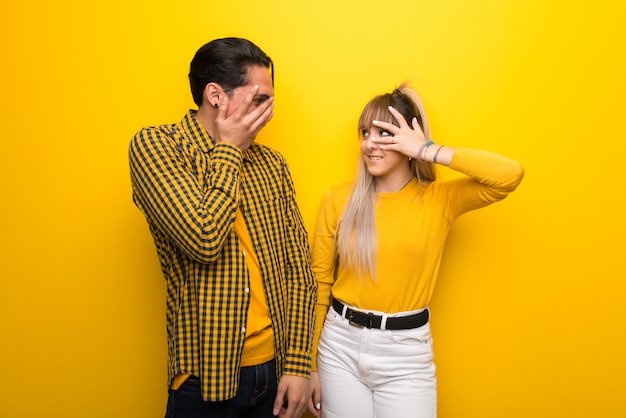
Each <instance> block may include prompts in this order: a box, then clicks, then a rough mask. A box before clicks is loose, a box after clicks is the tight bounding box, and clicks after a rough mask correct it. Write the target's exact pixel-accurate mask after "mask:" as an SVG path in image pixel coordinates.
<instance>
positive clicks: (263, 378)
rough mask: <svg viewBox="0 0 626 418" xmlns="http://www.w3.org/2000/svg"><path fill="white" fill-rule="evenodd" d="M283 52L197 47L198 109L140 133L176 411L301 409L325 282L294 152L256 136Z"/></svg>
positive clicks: (133, 161)
mask: <svg viewBox="0 0 626 418" xmlns="http://www.w3.org/2000/svg"><path fill="white" fill-rule="evenodd" d="M272 70H273V63H272V61H271V59H270V58H269V57H268V56H267V55H266V54H265V53H264V52H263V51H262V50H261V49H259V48H258V47H257V46H256V45H254V44H253V43H252V42H250V41H248V40H245V39H239V38H226V39H217V40H214V41H212V42H209V43H208V44H206V45H204V46H203V47H201V48H200V49H199V50H198V51H197V52H196V55H195V57H194V58H193V60H192V62H191V66H190V71H189V80H190V84H191V91H192V95H193V98H194V102H195V103H196V104H197V105H198V110H197V111H195V110H190V111H188V112H187V114H186V115H185V116H184V118H183V119H182V120H181V121H180V122H179V123H176V124H168V125H161V126H158V127H148V128H144V129H142V130H141V131H139V132H138V133H137V134H136V135H135V136H134V138H133V139H132V141H131V143H130V149H129V159H130V171H131V180H132V187H133V200H134V202H135V204H136V205H137V206H138V208H139V209H140V210H141V211H142V212H143V213H144V215H145V216H146V219H147V221H148V225H149V227H150V231H151V233H152V236H153V238H154V242H155V244H156V248H157V252H158V256H159V261H160V264H161V269H162V271H163V274H164V276H165V279H166V283H167V312H166V313H167V336H168V351H169V371H168V379H169V380H168V381H169V387H170V390H169V398H168V405H167V413H166V417H167V418H177V417H186V418H195V417H221V418H229V417H240V416H244V415H245V416H246V417H272V416H284V417H299V416H300V414H301V413H302V412H303V411H304V409H305V408H306V405H307V401H308V396H309V379H308V378H309V374H310V368H311V341H312V331H313V329H314V323H313V322H314V306H315V301H316V297H317V284H316V282H315V280H314V277H313V273H312V271H311V268H310V266H309V248H308V238H307V233H306V231H305V229H304V224H303V222H302V218H301V215H300V211H299V209H298V206H297V204H296V200H295V191H294V187H293V182H292V179H291V175H290V173H289V169H288V167H287V163H286V161H285V159H284V158H283V157H282V156H281V155H280V154H279V153H278V152H276V151H274V150H272V149H270V148H268V147H266V146H263V145H260V144H258V143H256V142H254V139H255V137H256V135H257V134H258V133H259V131H260V130H261V129H262V128H263V127H264V126H265V125H266V124H267V123H268V122H269V121H270V119H271V118H272V116H273V110H274V105H273V98H274V87H273V73H272Z"/></svg>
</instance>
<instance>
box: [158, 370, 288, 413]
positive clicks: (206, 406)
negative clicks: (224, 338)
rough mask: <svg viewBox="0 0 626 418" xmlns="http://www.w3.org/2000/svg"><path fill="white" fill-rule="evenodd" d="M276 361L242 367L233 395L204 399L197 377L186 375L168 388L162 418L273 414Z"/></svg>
mask: <svg viewBox="0 0 626 418" xmlns="http://www.w3.org/2000/svg"><path fill="white" fill-rule="evenodd" d="M276 386H277V383H276V361H275V360H272V361H268V362H267V363H264V364H260V365H258V366H250V367H242V368H241V379H240V383H239V390H238V391H237V395H236V396H235V397H234V398H233V399H229V400H227V401H220V402H206V401H203V400H202V396H201V394H200V379H199V378H197V377H195V376H190V377H189V378H188V379H187V380H186V381H185V383H183V385H182V386H181V387H180V389H178V390H171V389H170V392H169V397H168V399H167V412H166V413H165V418H274V415H273V414H272V408H273V405H274V399H275V398H276Z"/></svg>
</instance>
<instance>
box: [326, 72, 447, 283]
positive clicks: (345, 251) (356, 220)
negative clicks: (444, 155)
mask: <svg viewBox="0 0 626 418" xmlns="http://www.w3.org/2000/svg"><path fill="white" fill-rule="evenodd" d="M389 106H393V107H394V108H395V109H396V110H397V111H398V112H400V113H401V114H402V116H404V119H405V120H406V121H407V123H408V124H409V125H411V123H412V120H413V118H417V122H418V124H419V125H420V127H421V128H422V131H423V132H424V135H425V137H426V140H430V139H431V137H430V129H429V127H428V119H427V117H426V112H425V111H424V106H423V104H422V101H421V99H420V97H419V96H418V94H417V93H416V92H415V91H414V90H413V89H411V88H409V87H407V85H406V84H402V85H400V86H399V87H398V88H396V89H394V90H393V92H391V93H386V94H382V95H379V96H376V97H374V98H373V99H371V100H370V101H369V102H368V103H367V104H366V105H365V108H364V109H363V112H361V116H360V118H359V124H358V131H359V136H361V132H362V131H363V130H366V129H369V128H370V126H371V125H372V121H374V120H379V121H385V122H391V123H393V124H394V125H396V126H398V122H397V121H396V120H395V119H394V118H393V117H392V115H391V113H389ZM359 160H360V162H359V164H358V171H357V176H356V180H355V183H354V187H353V189H352V194H351V195H350V199H349V200H348V204H347V206H346V209H345V210H344V213H343V215H342V217H341V219H340V222H339V228H338V230H337V252H338V254H339V257H340V259H341V262H342V263H344V264H345V265H346V267H348V268H351V269H353V270H354V271H356V273H357V274H358V275H359V276H360V277H363V278H364V277H365V275H366V274H368V273H369V275H370V276H371V277H372V279H374V280H376V274H375V272H376V253H377V247H378V243H377V239H376V225H375V219H374V212H375V205H376V200H377V194H376V187H375V186H376V184H375V179H374V177H373V176H372V175H371V174H370V173H369V171H368V170H367V166H366V165H365V161H364V160H363V158H362V157H361V156H360V157H359ZM407 164H409V165H410V168H411V171H412V172H413V175H414V176H415V177H417V179H418V181H419V182H420V183H427V182H431V181H434V180H435V179H436V170H435V165H434V164H433V163H430V162H424V161H418V160H417V159H415V158H413V159H408V158H407Z"/></svg>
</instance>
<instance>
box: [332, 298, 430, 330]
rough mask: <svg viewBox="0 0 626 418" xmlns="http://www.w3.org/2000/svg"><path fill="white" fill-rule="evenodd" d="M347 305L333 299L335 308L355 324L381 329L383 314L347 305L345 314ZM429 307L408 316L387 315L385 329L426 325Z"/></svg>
mask: <svg viewBox="0 0 626 418" xmlns="http://www.w3.org/2000/svg"><path fill="white" fill-rule="evenodd" d="M344 307H345V305H344V304H343V303H341V302H339V301H338V300H337V299H333V308H334V309H335V311H337V313H338V314H339V315H341V316H343V317H344V318H346V319H347V320H348V321H350V323H351V324H354V325H360V326H362V327H365V328H377V329H380V326H381V324H382V322H383V317H382V315H375V314H373V313H371V312H367V313H365V312H361V311H355V310H354V309H350V308H348V307H346V312H345V314H344V312H343V309H344ZM428 317H429V314H428V309H424V310H423V311H422V312H419V313H416V314H413V315H407V316H390V317H387V323H386V324H385V329H391V330H398V329H413V328H419V327H421V326H422V325H426V323H427V322H428Z"/></svg>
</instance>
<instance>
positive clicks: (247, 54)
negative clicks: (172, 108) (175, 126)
mask: <svg viewBox="0 0 626 418" xmlns="http://www.w3.org/2000/svg"><path fill="white" fill-rule="evenodd" d="M253 65H258V66H262V67H265V68H268V69H269V70H270V72H271V75H272V83H273V82H274V64H273V62H272V59H271V58H270V57H268V56H267V55H266V54H265V52H263V51H262V50H261V48H259V47H258V46H256V45H255V44H253V43H252V42H250V41H248V40H247V39H242V38H223V39H215V40H213V41H211V42H209V43H208V44H206V45H204V46H202V47H201V48H200V49H199V50H198V51H197V52H196V55H195V56H194V57H193V60H192V61H191V65H190V66H189V84H190V85H191V94H192V95H193V101H194V102H195V103H196V104H197V105H198V106H200V105H201V104H202V96H203V94H204V89H205V88H206V85H207V84H209V83H217V84H219V85H220V86H221V87H222V88H223V89H224V91H225V92H226V94H228V95H229V96H230V95H231V94H232V91H233V90H234V89H236V88H237V87H240V86H243V85H245V84H247V83H248V70H249V69H250V67H251V66H253Z"/></svg>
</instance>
